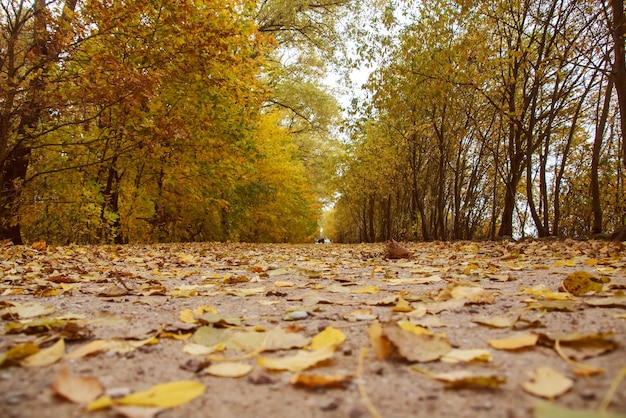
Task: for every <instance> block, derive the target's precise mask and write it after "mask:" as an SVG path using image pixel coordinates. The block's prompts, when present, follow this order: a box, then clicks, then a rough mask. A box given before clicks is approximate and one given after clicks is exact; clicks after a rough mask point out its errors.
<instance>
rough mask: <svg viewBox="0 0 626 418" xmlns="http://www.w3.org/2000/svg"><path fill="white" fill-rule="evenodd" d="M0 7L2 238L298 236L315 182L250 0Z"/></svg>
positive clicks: (304, 235)
mask: <svg viewBox="0 0 626 418" xmlns="http://www.w3.org/2000/svg"><path fill="white" fill-rule="evenodd" d="M6 3H7V4H6V7H4V6H5V2H3V9H4V11H3V12H2V13H1V14H0V19H1V21H2V22H1V25H2V26H1V28H0V30H1V31H2V34H3V37H2V40H1V41H0V42H1V44H0V47H1V48H2V51H3V54H6V57H4V56H3V59H2V60H1V61H0V69H1V71H2V74H3V77H2V78H1V79H0V88H1V90H2V94H3V99H2V109H1V110H0V112H1V113H0V121H1V123H0V125H1V126H0V166H1V167H2V170H1V171H0V172H1V173H2V174H1V178H0V182H1V188H2V193H1V195H0V200H1V202H0V220H1V222H2V224H1V227H0V236H1V237H2V238H8V239H11V240H12V241H14V242H16V243H19V242H21V241H22V240H23V239H24V240H26V241H37V240H47V241H49V242H85V243H93V242H113V241H116V242H129V241H130V242H133V241H189V240H229V239H230V240H255V241H286V240H290V241H301V240H305V239H309V237H310V236H311V235H312V234H313V232H314V231H315V230H316V229H317V224H316V215H317V209H318V203H317V201H318V198H319V193H317V192H316V191H315V190H314V188H315V186H314V185H315V179H314V178H313V176H312V175H310V174H309V173H308V168H307V167H305V165H304V163H303V162H302V159H301V158H299V157H300V155H298V153H297V152H296V151H297V150H296V149H295V145H294V144H293V141H294V137H293V136H292V135H291V132H290V130H289V127H288V126H286V125H285V124H284V123H283V122H282V118H284V117H285V114H284V112H283V113H280V112H278V113H277V110H276V108H275V107H273V106H268V105H267V103H269V99H270V93H271V88H270V85H269V84H270V83H269V81H270V80H272V79H275V76H273V74H275V73H276V72H278V71H279V70H280V63H278V62H276V61H275V60H274V59H270V57H271V55H272V54H273V53H274V50H275V49H276V47H277V46H278V44H277V42H276V40H275V37H274V36H273V35H272V34H271V33H270V32H266V33H262V32H260V31H259V22H258V21H257V19H256V14H257V12H258V5H257V4H256V2H253V1H239V0H232V1H221V0H220V1H215V0H205V1H200V2H195V1H186V0H185V1H172V0H159V1H156V2H142V1H133V0H130V1H119V2H117V1H116V2H110V1H98V0H88V1H65V2H52V3H48V2H43V1H35V2H32V4H30V3H29V4H25V3H23V2H17V1H9V2H6Z"/></svg>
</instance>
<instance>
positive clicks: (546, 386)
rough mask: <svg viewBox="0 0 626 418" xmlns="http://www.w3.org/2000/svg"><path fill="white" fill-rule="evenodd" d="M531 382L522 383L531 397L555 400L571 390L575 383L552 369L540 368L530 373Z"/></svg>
mask: <svg viewBox="0 0 626 418" xmlns="http://www.w3.org/2000/svg"><path fill="white" fill-rule="evenodd" d="M528 375H529V376H530V379H531V380H530V381H526V382H522V388H524V390H525V391H526V392H528V393H530V394H531V395H535V396H539V397H542V398H548V399H553V398H556V397H557V396H561V395H563V394H564V393H565V392H567V391H568V390H570V389H571V387H572V386H573V384H574V382H573V381H572V380H571V379H568V378H567V377H565V376H563V375H562V374H561V373H559V372H558V371H556V370H554V369H552V368H551V367H546V366H544V367H539V368H537V370H535V371H533V372H529V373H528Z"/></svg>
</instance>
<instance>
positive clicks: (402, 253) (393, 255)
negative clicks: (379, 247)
mask: <svg viewBox="0 0 626 418" xmlns="http://www.w3.org/2000/svg"><path fill="white" fill-rule="evenodd" d="M410 256H411V252H409V250H407V249H406V248H404V247H403V246H402V245H401V244H400V243H399V242H397V241H395V240H389V241H387V243H386V244H385V257H386V258H390V259H398V258H409V257H410Z"/></svg>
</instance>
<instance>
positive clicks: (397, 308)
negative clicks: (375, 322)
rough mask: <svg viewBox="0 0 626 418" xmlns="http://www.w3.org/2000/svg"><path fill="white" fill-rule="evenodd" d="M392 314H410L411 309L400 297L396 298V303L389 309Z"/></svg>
mask: <svg viewBox="0 0 626 418" xmlns="http://www.w3.org/2000/svg"><path fill="white" fill-rule="evenodd" d="M391 310H392V311H393V312H411V311H412V310H413V308H412V307H411V304H410V303H409V302H407V301H406V300H405V299H404V298H403V297H402V296H398V303H397V305H396V306H394V307H393V308H392V309H391Z"/></svg>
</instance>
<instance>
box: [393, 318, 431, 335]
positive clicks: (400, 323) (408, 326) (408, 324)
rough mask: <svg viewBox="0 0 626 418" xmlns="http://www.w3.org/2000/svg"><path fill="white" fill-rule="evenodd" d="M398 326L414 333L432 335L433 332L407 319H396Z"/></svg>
mask: <svg viewBox="0 0 626 418" xmlns="http://www.w3.org/2000/svg"><path fill="white" fill-rule="evenodd" d="M397 324H398V326H399V327H400V328H402V329H403V330H405V331H409V332H412V333H413V334H415V335H433V332H432V331H430V330H428V329H426V328H424V327H422V326H420V325H416V324H414V323H412V322H409V321H398V322H397Z"/></svg>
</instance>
